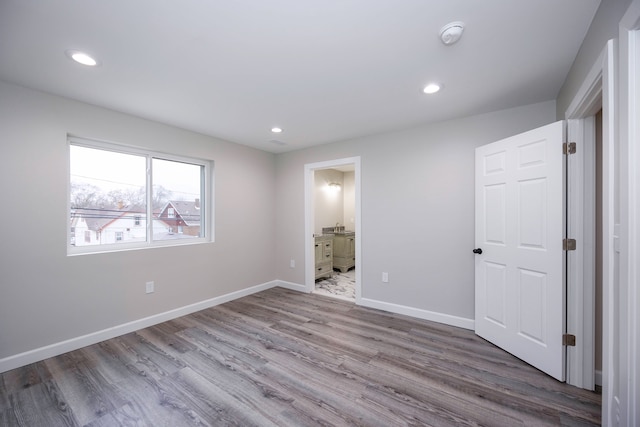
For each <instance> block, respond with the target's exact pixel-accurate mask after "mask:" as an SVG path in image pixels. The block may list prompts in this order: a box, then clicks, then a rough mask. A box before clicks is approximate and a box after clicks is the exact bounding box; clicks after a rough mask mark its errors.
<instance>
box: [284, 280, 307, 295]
mask: <svg viewBox="0 0 640 427" xmlns="http://www.w3.org/2000/svg"><path fill="white" fill-rule="evenodd" d="M276 286H279V287H281V288H284V289H289V290H291V291H298V292H304V293H307V294H308V293H309V291H308V290H307V287H306V286H305V285H302V284H300V283H293V282H287V281H285V280H276Z"/></svg>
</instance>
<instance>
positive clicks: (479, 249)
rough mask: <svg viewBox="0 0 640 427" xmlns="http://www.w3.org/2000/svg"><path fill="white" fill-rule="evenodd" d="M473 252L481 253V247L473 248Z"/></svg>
mask: <svg viewBox="0 0 640 427" xmlns="http://www.w3.org/2000/svg"><path fill="white" fill-rule="evenodd" d="M473 253H474V254H478V255H481V254H482V249H481V248H478V249H474V250H473Z"/></svg>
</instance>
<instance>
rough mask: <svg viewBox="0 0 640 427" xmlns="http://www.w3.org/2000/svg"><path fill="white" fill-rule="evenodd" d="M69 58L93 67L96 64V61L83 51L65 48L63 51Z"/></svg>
mask: <svg viewBox="0 0 640 427" xmlns="http://www.w3.org/2000/svg"><path fill="white" fill-rule="evenodd" d="M65 53H66V54H67V56H68V57H69V58H70V59H73V60H74V61H75V62H77V63H78V64H82V65H86V66H88V67H95V66H96V65H98V61H97V60H96V59H94V58H92V57H91V56H89V55H88V54H86V53H84V52H80V51H79V50H67V51H66V52H65Z"/></svg>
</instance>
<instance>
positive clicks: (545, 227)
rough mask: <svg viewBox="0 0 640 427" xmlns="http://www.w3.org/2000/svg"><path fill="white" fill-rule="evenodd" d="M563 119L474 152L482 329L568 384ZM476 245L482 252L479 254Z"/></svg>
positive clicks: (478, 321) (477, 319)
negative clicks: (563, 340) (564, 342)
mask: <svg viewBox="0 0 640 427" xmlns="http://www.w3.org/2000/svg"><path fill="white" fill-rule="evenodd" d="M563 139H564V123H563V122H556V123H552V124H550V125H547V126H544V127H541V128H538V129H534V130H532V131H529V132H525V133H523V134H520V135H516V136H513V137H510V138H507V139H503V140H501V141H497V142H494V143H492V144H488V145H485V146H483V147H479V148H477V149H476V188H475V190H476V192H475V208H476V236H475V242H476V249H475V250H474V252H475V253H476V255H475V256H476V259H475V283H476V285H475V286H476V302H475V328H476V334H478V335H479V336H481V337H483V338H484V339H486V340H488V341H490V342H492V343H494V344H495V345H497V346H499V347H501V348H503V349H504V350H506V351H508V352H509V353H511V354H513V355H514V356H517V357H518V358H520V359H522V360H524V361H525V362H527V363H529V364H531V365H533V366H535V367H536V368H538V369H540V370H542V371H543V372H546V373H547V374H549V375H551V376H552V377H554V378H556V379H558V380H560V381H564V378H565V351H564V346H563V344H562V335H563V333H564V330H565V277H564V276H565V274H564V265H565V262H564V259H565V257H564V251H563V247H562V242H563V239H564V237H565V231H564V229H565V221H564V194H565V192H564V155H563V154H562V143H563ZM478 249H481V253H478V252H480V251H479V250H478Z"/></svg>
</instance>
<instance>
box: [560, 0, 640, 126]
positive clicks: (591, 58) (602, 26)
mask: <svg viewBox="0 0 640 427" xmlns="http://www.w3.org/2000/svg"><path fill="white" fill-rule="evenodd" d="M630 4H631V0H602V2H601V3H600V7H599V8H598V11H597V12H596V15H595V16H594V17H593V21H592V22H591V26H590V27H589V31H588V32H587V35H586V36H585V38H584V40H583V42H582V46H581V47H580V50H579V51H578V54H577V55H576V58H575V60H574V62H573V65H572V66H571V69H570V71H569V74H568V75H567V78H566V80H565V82H564V85H562V88H561V89H560V92H559V93H558V98H557V111H556V113H557V116H556V117H557V118H558V120H562V119H564V118H565V115H564V113H565V111H567V108H569V104H571V101H572V100H573V98H574V97H575V95H576V93H577V92H578V89H580V85H582V82H583V81H584V79H585V77H586V76H587V74H588V73H589V71H590V70H591V67H593V65H594V64H595V62H596V60H597V59H598V56H599V55H600V53H602V50H603V49H604V46H605V45H606V43H607V41H609V40H611V39H617V38H618V24H619V23H620V19H621V18H622V16H623V15H624V13H625V12H626V11H627V9H628V7H629V5H630Z"/></svg>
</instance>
